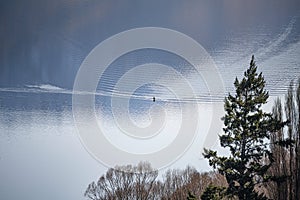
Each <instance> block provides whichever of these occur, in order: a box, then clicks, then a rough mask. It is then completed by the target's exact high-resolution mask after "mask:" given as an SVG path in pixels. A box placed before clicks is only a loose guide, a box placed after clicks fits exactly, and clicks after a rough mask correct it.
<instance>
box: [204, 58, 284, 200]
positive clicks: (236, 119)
mask: <svg viewBox="0 0 300 200" xmlns="http://www.w3.org/2000/svg"><path fill="white" fill-rule="evenodd" d="M234 86H235V91H236V94H235V95H231V94H229V95H228V97H226V98H225V104H224V109H225V116H224V118H223V120H224V125H225V128H224V129H223V131H224V134H223V135H221V136H219V138H220V144H221V147H223V148H229V151H230V155H229V156H218V155H217V152H216V151H213V150H207V149H204V154H203V155H204V157H205V158H207V159H209V164H210V165H211V166H212V167H213V168H215V169H217V170H218V171H219V172H220V173H221V174H222V175H224V176H225V178H226V180H227V182H228V188H227V190H226V195H227V196H229V197H230V196H231V197H238V199H241V200H246V199H267V198H266V197H265V196H264V195H263V193H260V194H259V193H258V192H257V190H256V189H255V188H256V187H258V186H259V185H260V183H262V182H264V181H266V180H267V179H268V177H267V176H266V172H267V170H268V169H269V167H270V166H271V164H272V162H273V159H272V154H271V152H270V148H269V138H270V132H274V131H276V130H279V129H280V128H281V127H282V126H283V124H282V123H281V122H279V121H277V120H276V119H273V118H272V115H271V114H270V113H266V112H264V111H263V110H262V108H261V107H262V105H263V104H265V103H267V99H268V97H269V95H268V92H267V91H266V90H265V80H264V77H263V75H262V73H260V74H258V73H257V67H256V64H255V62H254V56H252V59H251V62H250V67H249V68H248V69H247V70H246V71H245V72H244V78H243V79H242V80H241V81H239V80H238V79H237V78H236V79H235V82H234Z"/></svg>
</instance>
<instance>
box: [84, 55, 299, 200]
mask: <svg viewBox="0 0 300 200" xmlns="http://www.w3.org/2000/svg"><path fill="white" fill-rule="evenodd" d="M265 84H266V82H265V80H264V76H263V74H262V73H258V72H257V66H256V64H255V61H254V56H252V59H251V62H250V66H249V68H248V69H247V70H246V71H245V72H244V77H243V78H242V80H238V79H237V78H236V79H235V81H234V86H235V93H234V94H228V96H227V97H226V98H225V100H224V110H225V116H224V117H223V118H222V120H223V122H224V128H223V132H222V133H220V134H219V135H220V136H219V139H220V146H221V147H222V148H226V149H227V150H229V154H228V155H226V156H219V155H218V152H217V151H213V150H210V149H204V153H203V155H204V157H205V158H206V159H207V160H208V161H209V165H210V166H211V167H212V171H210V172H204V173H200V172H198V171H197V170H196V169H195V168H193V167H190V166H187V167H186V168H185V169H182V170H181V169H169V170H167V171H166V172H165V173H164V174H162V178H161V179H159V178H158V171H157V170H155V169H152V167H151V164H150V163H147V162H141V163H139V164H138V165H137V166H132V165H127V166H116V167H115V168H110V169H108V171H107V172H106V173H105V174H104V175H102V176H101V177H100V178H99V179H98V181H96V182H92V183H90V184H89V185H88V187H87V189H86V191H85V193H84V196H85V197H86V198H87V199H89V200H102V199H103V200H104V199H105V200H121V199H140V200H146V199H165V200H167V199H178V200H182V199H188V200H195V199H203V200H205V199H215V200H217V199H240V200H246V199H261V200H265V199H278V200H288V199H289V200H294V199H300V78H299V79H298V80H297V83H296V84H294V80H291V82H290V87H289V89H288V91H287V93H286V95H285V100H284V102H282V101H281V99H280V98H277V99H276V100H275V102H274V104H273V109H272V112H271V113H267V112H265V111H263V110H262V108H261V106H262V105H264V104H265V103H267V100H268V98H269V94H268V91H267V90H266V89H265ZM200 151H201V149H199V152H200Z"/></svg>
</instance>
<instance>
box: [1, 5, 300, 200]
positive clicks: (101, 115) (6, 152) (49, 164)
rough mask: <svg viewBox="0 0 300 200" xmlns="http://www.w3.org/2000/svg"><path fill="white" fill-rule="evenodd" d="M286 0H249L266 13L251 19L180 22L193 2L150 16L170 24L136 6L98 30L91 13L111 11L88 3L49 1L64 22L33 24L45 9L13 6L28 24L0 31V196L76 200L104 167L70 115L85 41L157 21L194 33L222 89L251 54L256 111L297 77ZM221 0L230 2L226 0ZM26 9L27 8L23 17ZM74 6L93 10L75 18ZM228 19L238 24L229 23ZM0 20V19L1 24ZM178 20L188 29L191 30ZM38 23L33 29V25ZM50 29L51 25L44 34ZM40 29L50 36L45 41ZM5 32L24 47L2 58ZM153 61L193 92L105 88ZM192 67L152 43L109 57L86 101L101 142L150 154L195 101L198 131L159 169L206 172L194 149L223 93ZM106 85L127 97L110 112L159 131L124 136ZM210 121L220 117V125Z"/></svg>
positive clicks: (295, 33) (295, 22)
mask: <svg viewBox="0 0 300 200" xmlns="http://www.w3.org/2000/svg"><path fill="white" fill-rule="evenodd" d="M276 2H277V1H276ZM288 2H289V1H288ZM289 3H290V5H288V6H283V5H282V3H278V2H277V4H276V5H274V6H273V7H272V8H273V9H274V10H273V11H267V10H268V9H267V8H269V7H268V5H267V4H266V5H265V4H264V5H260V4H259V3H257V4H258V5H256V6H257V7H255V5H253V7H254V8H258V7H263V8H265V10H266V11H265V12H266V18H265V19H264V18H263V17H262V16H263V15H262V14H261V13H263V12H264V11H263V10H258V11H257V12H258V15H259V17H260V18H259V19H258V18H255V19H254V18H253V19H252V18H251V17H245V16H244V17H245V18H242V19H241V21H240V22H239V21H238V20H237V19H236V17H237V16H241V13H239V12H238V11H234V13H235V14H236V16H227V15H226V17H227V18H226V19H224V20H223V21H222V20H221V21H217V20H219V18H218V19H214V17H212V16H211V15H210V14H209V13H206V14H203V15H205V16H206V15H207V16H206V17H207V19H206V18H205V19H203V18H201V19H199V20H200V22H199V24H198V21H197V20H196V19H195V18H193V20H192V21H187V19H189V18H187V19H186V18H184V16H189V15H187V14H186V13H189V12H190V15H191V16H192V17H195V16H198V14H197V13H198V11H196V10H194V9H192V7H195V6H196V7H197V6H198V8H199V9H200V8H202V7H201V6H200V5H198V4H197V5H194V6H192V4H191V5H182V7H177V6H173V7H172V8H173V9H174V12H175V11H176V12H175V13H177V12H178V13H181V14H182V15H183V16H182V18H180V19H178V18H177V17H175V16H174V13H173V12H171V11H170V10H168V11H167V12H166V13H164V10H158V15H159V16H160V17H164V18H166V17H170V18H172V17H175V18H176V20H177V22H178V24H177V23H176V22H174V23H173V24H172V23H171V24H170V25H168V21H160V20H159V18H157V19H156V18H155V19H154V21H151V20H150V19H151V18H147V17H146V14H141V13H136V15H134V19H131V18H130V16H127V17H128V19H131V20H132V21H133V22H126V23H128V24H127V25H128V26H127V25H126V23H125V22H124V23H125V26H124V24H123V23H122V21H117V22H116V21H113V22H112V28H107V32H105V30H106V29H105V28H102V29H99V30H98V29H96V28H95V24H97V20H100V19H102V17H103V18H104V22H101V23H100V25H99V26H100V27H109V17H110V14H107V13H105V12H104V11H103V12H101V13H102V15H101V14H99V13H98V12H96V11H95V10H94V9H93V7H94V6H93V5H88V4H87V5H85V6H83V7H80V6H78V5H77V4H76V3H72V2H71V1H63V3H62V4H59V3H56V4H55V3H53V5H56V6H58V7H57V9H58V11H57V12H58V13H60V14H61V15H63V14H64V13H67V14H66V15H67V16H66V19H65V20H67V21H64V24H60V22H58V25H56V21H55V20H54V19H51V20H54V21H51V20H50V21H47V20H45V19H43V20H44V22H45V21H47V22H45V23H47V24H46V25H43V26H42V25H40V24H39V23H41V22H43V20H41V21H38V20H37V21H34V20H33V21H32V22H30V23H29V22H28V21H30V20H29V18H30V16H44V15H45V16H52V14H51V13H50V14H49V13H48V14H43V13H42V12H41V10H39V9H40V8H41V5H36V6H37V8H36V7H35V6H29V5H22V6H23V7H24V9H25V8H26V9H28V11H27V12H25V11H20V10H18V9H17V11H18V12H21V13H22V12H23V14H24V13H25V14H26V13H29V14H28V15H29V16H28V17H25V19H24V20H25V22H27V23H28V24H26V23H25V25H24V26H26V27H28V30H29V32H28V33H26V34H24V35H22V36H21V34H20V35H18V34H17V33H16V35H17V36H9V33H10V32H9V31H12V32H18V31H17V28H16V30H15V29H14V28H13V27H12V25H11V26H9V28H8V29H9V30H8V29H6V32H5V31H4V33H3V34H4V36H1V37H3V38H4V37H7V38H8V39H7V41H6V42H3V44H4V47H5V50H2V51H1V53H2V54H1V67H2V68H1V81H0V83H1V84H0V198H1V199H7V200H14V199H30V200H35V199H43V200H48V199H49V200H53V199H56V200H60V199H61V200H63V199H64V200H65V199H73V200H77V199H78V200H79V199H84V198H83V193H84V191H85V189H86V187H87V185H88V184H89V183H90V182H92V181H94V180H97V178H98V177H100V175H102V174H103V173H104V172H105V171H106V170H107V165H105V164H107V163H101V162H99V161H97V160H96V159H95V158H94V157H93V156H92V155H91V154H90V153H89V152H88V150H87V149H88V148H86V147H85V146H84V145H83V144H82V142H81V139H80V137H79V134H78V129H77V127H76V124H75V121H74V118H73V112H72V85H73V82H74V77H75V74H76V72H77V70H78V68H79V66H80V63H81V62H82V61H83V59H84V58H85V56H87V54H88V53H89V52H90V50H91V49H92V48H94V47H95V46H96V45H97V44H98V43H99V42H101V41H102V40H104V39H106V38H107V37H109V36H111V35H114V34H116V33H118V32H121V31H124V30H127V29H130V28H133V27H143V26H160V27H167V28H172V29H175V30H178V31H181V32H183V33H185V34H188V35H189V36H191V37H192V38H194V39H195V40H197V41H198V42H199V43H200V44H202V45H203V47H204V48H205V49H206V50H207V52H208V53H209V54H210V55H211V57H212V59H213V60H214V62H215V64H216V66H217V68H218V70H219V72H220V75H221V77H222V79H223V83H224V88H225V94H226V93H227V92H232V91H233V81H234V78H235V77H236V76H238V77H241V76H242V75H243V71H244V70H245V69H246V67H248V65H249V62H250V59H251V55H252V54H254V55H255V58H256V61H257V64H258V66H259V69H258V70H259V71H261V72H263V74H264V76H265V79H266V81H267V85H266V88H267V89H268V90H269V92H270V96H271V98H270V100H269V104H268V105H267V106H266V107H265V109H266V110H270V108H271V106H272V102H273V100H274V99H275V98H276V97H283V96H284V94H285V93H286V90H287V88H288V86H289V82H290V80H297V78H299V77H300V59H299V55H300V28H299V27H300V21H299V20H300V19H299V16H300V15H299V7H298V9H297V6H298V4H297V3H295V2H294V1H291V2H289ZM128 4H130V3H128ZM194 4H195V3H194ZM229 4H233V5H236V4H234V3H232V2H231V3H229ZM51 5H52V4H51ZM238 5H239V4H238ZM97 6H98V7H99V9H100V8H102V7H103V5H102V4H101V5H95V7H97ZM109 6H112V5H110V4H109V3H107V8H106V9H107V10H109V11H110V12H118V11H120V9H121V8H119V7H118V6H116V7H115V8H110V7H109ZM123 6H124V5H123ZM137 6H138V7H137V8H136V11H138V10H139V11H141V12H142V11H144V12H150V11H146V10H147V8H149V9H150V10H151V11H152V12H153V11H154V10H155V8H156V7H157V6H154V7H151V6H150V7H149V5H142V4H141V5H137ZM216 6H217V7H218V6H220V5H214V3H211V4H210V5H205V7H206V8H210V9H211V10H210V9H208V12H211V11H212V10H213V9H214V7H216ZM239 6H240V7H239ZM239 6H237V7H236V9H237V10H239V9H241V11H240V12H243V10H244V9H245V8H244V7H243V6H242V5H239ZM247 6H249V5H247ZM11 7H13V6H12V5H6V7H5V8H7V9H8V8H11ZM53 7H55V6H53ZM112 7H114V6H112ZM126 7H127V6H126ZM221 7H222V6H221ZM281 7H283V8H282V9H281V10H280V8H281ZM295 7H296V8H295ZM30 8H31V9H32V10H33V11H32V12H33V13H35V14H30V13H31V10H30ZM71 8H72V9H74V10H73V11H74V12H71V11H70V9H71ZM53 9H54V8H53ZM72 9H71V10H72ZM128 9H129V8H128ZM220 9H221V10H222V9H225V10H226V9H228V8H226V5H223V7H222V8H220ZM289 9H290V12H289ZM75 11H76V13H75ZM77 11H78V12H77ZM277 11H278V12H277ZM269 12H270V13H269ZM5 13H6V14H5ZM5 13H4V15H5V19H8V18H9V17H10V15H9V14H7V11H6V12H5ZM82 13H92V14H91V16H85V17H83V16H82ZM93 13H94V14H93ZM234 13H233V14H232V15H234ZM152 14H153V13H152ZM251 14H252V12H249V13H245V15H251ZM277 14H278V15H280V17H279V19H277V18H275V16H276V15H277ZM61 15H60V16H61ZM194 15H195V16H194ZM22 16H23V15H21V14H19V15H18V17H16V18H13V19H14V20H15V21H10V22H11V23H12V24H14V23H15V24H18V23H17V22H16V21H17V19H18V20H21V18H22ZM25 16H27V15H25ZM105 16H106V17H107V18H106V17H105ZM117 16H118V17H119V18H126V17H124V16H123V15H122V13H118V14H117ZM139 16H142V18H141V19H140V20H141V21H135V20H138V19H136V18H139ZM176 16H177V15H176ZM23 17H24V16H23ZM199 17H200V16H199ZM27 18H28V19H27ZM86 18H87V19H86ZM30 19H31V18H30ZM95 19H96V20H95ZM146 19H149V20H150V21H147V20H146ZM250 19H251V20H253V22H252V21H251V20H250ZM80 20H82V21H80ZM120 20H121V19H120ZM234 20H237V21H236V22H234ZM247 20H249V21H247ZM75 21H76V23H75ZM100 21H101V20H100ZM129 21H130V20H129ZM68 22H69V23H68ZM206 22H207V23H206ZM248 22H249V26H246V25H245V23H248ZM256 22H257V23H256ZM3 23H4V22H3V21H2V20H1V25H2V24H3ZM131 23H132V24H131ZM235 23H236V24H235ZM66 24H68V25H69V26H70V27H71V28H74V27H75V25H78V26H80V27H77V28H74V30H73V29H72V31H73V32H63V31H62V30H64V29H63V28H62V27H63V25H66ZM187 24H191V25H194V26H193V27H192V28H191V27H190V26H189V25H187ZM208 24H210V25H211V27H215V29H214V30H211V31H212V32H211V34H209V33H206V32H203V30H199V29H201V27H202V28H207V29H208V28H210V26H208ZM22 26H23V25H22ZM40 26H42V28H37V27H40ZM181 26H182V27H181ZM16 27H17V26H16ZM116 27H122V28H121V29H120V28H116ZM196 27H198V28H196ZM54 29H55V30H58V31H51V30H54ZM30 30H32V31H39V32H37V34H36V36H35V37H36V38H38V39H37V41H35V40H34V39H32V38H30V37H29V35H30ZM85 30H90V31H95V32H96V33H99V34H100V33H101V34H102V35H101V37H100V36H99V37H97V36H96V35H88V34H87V32H84V31H85ZM197 30H198V32H197ZM76 31H77V32H76ZM51 34H52V35H51ZM206 34H208V35H206ZM49 35H50V36H51V37H50V38H51V41H46V40H44V39H45V38H47V37H48V36H49ZM23 36H24V37H25V39H24V40H22V39H21V38H22V37H23ZM46 36H47V37H46ZM10 37H17V38H19V43H18V44H17V43H16V46H17V47H19V49H18V50H16V52H23V53H17V54H16V55H17V57H16V58H14V57H13V56H11V54H12V53H13V52H14V51H13V49H14V47H13V45H11V44H13V42H8V41H9V40H10V39H11V40H14V39H15V38H10ZM28 37H29V38H28ZM26 38H27V39H26ZM41 38H42V39H41ZM87 38H89V39H87ZM207 38H208V39H207ZM39 39H40V40H39ZM52 40H53V41H54V43H52V42H53V41H52ZM1 41H4V39H1ZM14 41H15V40H14ZM22 41H23V42H22ZM51 44H62V46H60V47H62V48H59V49H57V51H59V53H58V54H56V53H55V52H56V50H55V47H54V45H53V46H51ZM84 45H86V46H84ZM4 47H3V49H4ZM28 48H29V49H31V50H30V52H31V53H28V52H29V51H28ZM7 49H8V50H7ZM63 51H64V52H63ZM25 57H29V60H26V58H25ZM56 59H57V60H56ZM153 62H156V63H160V64H164V65H168V66H171V67H172V68H174V69H175V70H177V71H180V73H181V74H184V75H186V76H187V77H189V78H190V79H189V81H190V83H191V84H192V85H196V86H195V87H196V89H195V90H196V93H197V95H198V98H194V99H189V98H188V96H184V93H183V96H182V98H179V99H176V96H175V95H174V94H173V93H172V91H170V90H169V89H168V88H164V87H161V86H159V85H155V84H150V85H145V86H143V87H139V88H138V89H137V90H136V91H135V93H134V94H128V91H114V86H115V84H116V83H117V82H118V80H119V79H120V78H121V77H122V76H123V74H124V73H125V72H127V71H129V70H130V69H131V68H132V66H136V65H141V64H144V63H153ZM7 63H8V64H7ZM22 63H23V64H22ZM70 63H71V64H70ZM27 66H28V67H27ZM34 66H35V68H34ZM26 67H27V68H26ZM27 71H29V72H27ZM149 73H154V74H156V73H157V76H160V75H161V74H163V75H162V77H163V79H165V80H166V82H169V83H170V84H171V85H174V87H175V86H177V87H179V90H180V84H179V86H178V85H176V84H177V83H180V81H182V80H178V79H176V78H174V77H173V76H171V75H170V74H168V71H167V70H166V71H164V72H162V71H154V72H149ZM3 74H4V75H3ZM14 74H15V76H14ZM193 74H194V73H193V70H192V69H191V68H190V66H189V65H188V64H187V63H186V61H185V60H183V59H181V58H180V57H178V56H176V55H173V54H170V53H168V52H163V51H159V50H151V49H150V50H149V49H147V50H141V51H136V52H131V53H129V54H126V55H123V56H121V57H120V58H119V59H117V60H116V61H115V62H114V63H113V64H112V65H111V66H110V68H109V69H108V70H107V71H106V72H105V74H104V75H103V77H101V80H100V82H99V85H98V90H97V91H98V92H99V93H97V94H96V98H95V99H96V104H95V107H96V109H95V110H96V116H97V119H98V123H99V126H102V128H103V129H104V131H105V136H106V137H107V139H108V141H110V143H112V144H114V145H115V146H117V147H118V148H120V149H122V150H123V151H126V152H129V153H133V154H135V153H144V154H148V153H151V152H155V151H158V150H160V149H162V148H163V147H166V146H168V145H170V144H171V143H172V142H173V141H174V140H175V138H176V134H175V135H174V134H172V133H176V131H178V129H179V128H180V124H181V123H183V121H184V120H186V121H188V120H193V118H194V116H193V115H192V113H194V112H193V111H194V110H191V109H192V108H193V107H192V105H195V104H197V106H198V107H199V113H197V114H198V115H199V116H198V122H199V129H197V133H196V135H195V137H193V140H192V141H191V142H190V145H189V146H188V148H187V149H185V151H184V152H182V154H181V155H178V157H176V158H174V160H176V162H172V163H171V164H170V165H168V166H167V168H166V169H168V168H170V167H185V166H186V165H187V164H190V165H193V166H195V167H196V168H197V169H199V170H200V171H206V170H209V169H210V168H209V167H208V164H207V162H206V161H205V160H203V159H202V158H201V149H202V147H203V144H204V143H205V139H206V138H207V135H208V132H209V130H210V129H211V126H210V122H211V121H212V119H213V109H214V108H218V110H217V111H216V112H218V114H219V115H220V114H222V112H223V111H222V99H223V98H224V94H217V95H209V91H208V89H207V87H206V85H205V81H204V80H203V79H205V77H202V78H201V77H194V76H193ZM135 81H137V79H135V78H134V77H132V79H131V82H128V83H126V84H128V85H130V84H134V83H135ZM175 83H176V84H175ZM114 92H115V93H116V94H115V95H117V97H116V98H117V99H118V98H120V99H121V98H125V99H129V109H128V111H127V113H125V112H122V113H118V115H119V116H122V115H123V114H124V115H125V114H126V115H127V114H128V113H129V115H130V118H131V120H132V121H134V123H135V125H137V126H138V127H140V128H141V127H142V128H143V127H146V126H147V125H149V124H151V122H152V120H155V119H157V120H158V121H159V120H160V119H161V120H164V125H163V127H162V129H163V131H162V132H161V134H158V135H156V136H155V137H151V138H150V139H149V138H148V139H145V140H135V139H132V138H130V137H127V135H125V136H124V134H123V133H122V132H121V131H120V130H119V127H118V125H117V124H116V123H115V121H114V120H115V118H114V117H116V116H115V115H113V113H112V111H111V109H112V106H111V104H110V103H111V95H112V94H113V93H114ZM152 96H156V102H155V103H154V102H153V101H152ZM153 105H156V106H158V107H160V108H162V109H165V111H166V115H165V116H164V117H165V118H161V117H162V115H164V114H163V112H162V111H161V110H160V111H159V112H156V113H154V114H153V113H152V114H153V117H154V119H151V116H150V114H149V112H150V113H151V111H150V110H151V107H153ZM83 107H84V105H83ZM181 109H186V110H189V109H190V113H191V115H190V118H189V117H187V118H185V119H182V118H181V116H182V111H181ZM213 124H214V125H215V124H220V122H214V123H213ZM214 125H212V126H214ZM215 126H216V127H214V128H216V129H217V130H219V131H221V128H220V127H219V126H218V125H215ZM210 144H211V143H210ZM213 145H214V146H213V147H215V148H218V146H217V145H215V143H213ZM103 154H107V155H109V154H110V152H106V151H105V149H103Z"/></svg>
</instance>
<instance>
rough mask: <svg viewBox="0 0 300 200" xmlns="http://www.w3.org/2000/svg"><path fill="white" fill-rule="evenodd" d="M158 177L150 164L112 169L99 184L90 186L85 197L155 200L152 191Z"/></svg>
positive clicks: (110, 199) (107, 199)
mask: <svg viewBox="0 0 300 200" xmlns="http://www.w3.org/2000/svg"><path fill="white" fill-rule="evenodd" d="M157 175H158V172H157V171H156V170H153V169H152V168H151V166H150V164H149V163H139V164H138V165H137V166H132V165H127V166H117V167H115V168H114V169H113V168H110V169H109V170H108V171H107V172H106V174H105V175H103V176H101V177H100V178H99V180H98V182H97V183H95V182H92V183H91V184H89V186H88V188H87V189H86V192H85V194H84V196H86V197H87V198H89V199H90V200H104V199H105V200H121V199H122V200H123V199H128V200H130V199H138V200H148V199H155V196H154V195H153V192H152V189H153V188H154V185H155V180H156V177H157Z"/></svg>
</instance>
